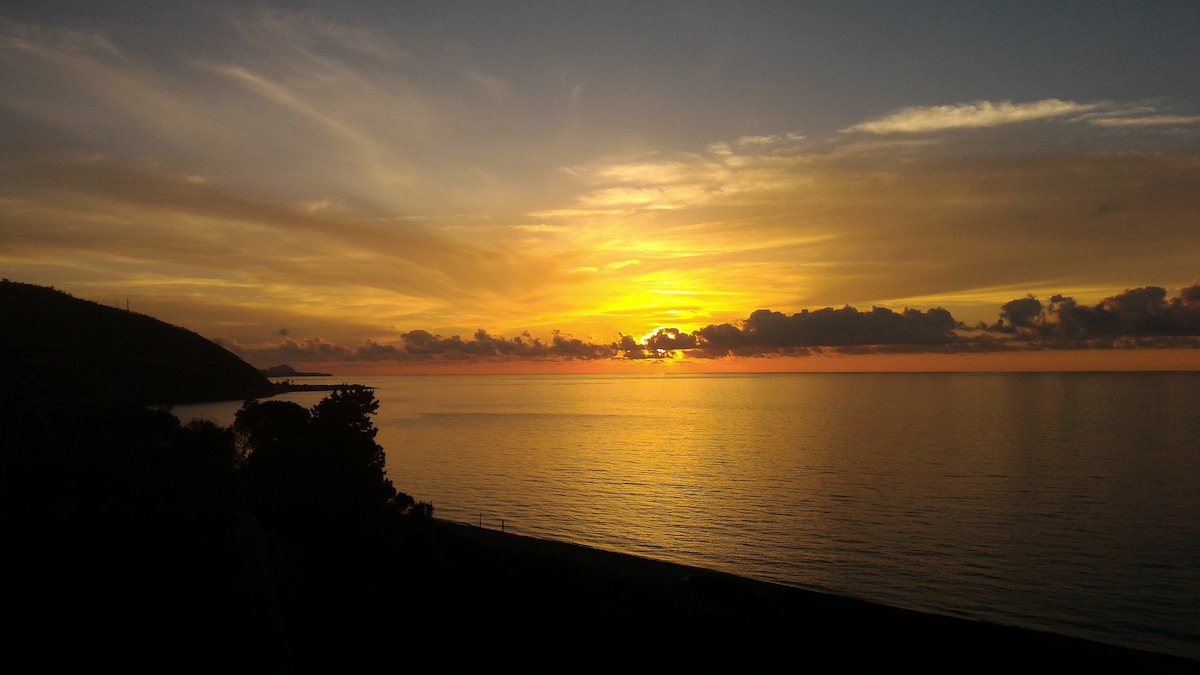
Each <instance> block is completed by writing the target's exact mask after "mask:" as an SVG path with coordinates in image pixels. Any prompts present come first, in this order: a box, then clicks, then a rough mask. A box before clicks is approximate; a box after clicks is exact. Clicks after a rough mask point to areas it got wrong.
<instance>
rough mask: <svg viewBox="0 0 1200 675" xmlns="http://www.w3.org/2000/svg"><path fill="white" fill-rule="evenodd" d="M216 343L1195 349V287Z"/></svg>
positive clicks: (729, 353)
mask: <svg viewBox="0 0 1200 675" xmlns="http://www.w3.org/2000/svg"><path fill="white" fill-rule="evenodd" d="M224 344H225V346H227V347H229V348H231V349H233V350H235V351H239V352H241V353H242V354H243V355H244V356H247V357H249V358H253V359H254V360H256V361H258V362H260V363H267V362H272V363H274V362H276V361H279V362H285V361H291V362H300V363H303V362H310V361H311V362H318V361H319V362H331V361H365V362H378V361H394V362H425V363H429V362H451V363H461V362H466V361H512V360H541V361H594V360H606V359H624V360H646V359H650V360H664V359H674V358H677V357H685V358H701V359H715V358H724V357H770V356H803V355H807V354H813V353H840V354H862V353H899V352H903V353H923V352H929V353H947V352H987V351H1011V350H1029V349H1049V348H1053V349H1064V348H1073V349H1097V348H1106V349H1111V348H1128V347H1194V348H1200V283H1197V284H1194V285H1192V286H1188V287H1186V288H1184V289H1182V290H1180V291H1179V293H1178V294H1177V295H1175V296H1173V297H1169V296H1168V293H1167V291H1166V290H1165V289H1163V288H1159V287H1154V286H1150V287H1143V288H1136V289H1131V290H1128V291H1125V292H1124V293H1121V294H1119V295H1116V296H1113V297H1110V298H1106V299H1104V300H1103V301H1101V302H1099V303H1097V304H1096V305H1094V306H1083V305H1080V304H1078V303H1076V302H1075V301H1074V300H1073V299H1072V298H1069V297H1065V296H1062V295H1054V296H1052V297H1051V298H1050V300H1049V302H1048V303H1042V302H1041V300H1039V299H1038V298H1037V297H1035V296H1032V295H1029V296H1026V297H1024V298H1017V299H1014V300H1011V301H1009V302H1007V303H1005V304H1004V305H1003V306H1002V307H1001V308H1000V310H999V317H998V319H997V320H996V322H995V323H992V324H986V323H980V324H979V325H977V326H974V327H967V326H964V325H963V324H962V323H961V322H959V321H957V320H955V318H954V317H953V316H952V315H951V314H950V312H948V311H946V310H945V309H941V308H932V309H927V310H924V311H922V310H918V309H911V308H906V309H904V310H902V311H900V312H895V311H892V310H890V309H887V308H884V307H872V308H871V309H870V310H866V311H860V310H858V309H855V308H854V307H850V306H845V307H842V308H840V309H835V308H832V307H826V308H823V309H817V310H813V311H809V310H804V311H801V312H799V313H796V314H792V315H787V314H784V313H781V312H774V311H771V310H767V309H760V310H757V311H755V312H752V313H751V314H750V315H749V316H748V317H747V318H745V319H744V320H742V321H739V322H736V323H722V324H710V325H707V326H705V327H703V328H700V329H698V330H695V331H692V332H685V331H682V330H680V329H678V328H660V329H659V330H657V331H655V332H654V333H653V334H651V335H648V336H646V337H644V338H642V339H637V338H634V337H633V336H631V335H622V336H620V337H619V339H617V340H614V341H612V342H595V341H587V340H582V339H579V338H575V337H572V336H570V335H566V334H563V333H560V332H557V331H556V332H555V333H554V334H553V336H552V337H551V338H550V339H549V340H542V339H540V338H536V337H533V336H531V335H530V334H529V333H525V334H523V335H520V336H517V337H514V338H504V337H496V336H493V335H490V334H489V333H488V332H487V331H485V330H482V329H481V330H478V331H476V332H475V334H474V335H473V336H471V337H470V338H462V337H461V336H458V335H452V336H449V337H445V336H442V335H436V334H433V333H430V332H429V331H425V330H412V331H409V332H406V333H404V334H403V335H401V340H399V341H398V342H396V343H394V344H380V343H378V342H375V341H367V342H364V343H363V344H360V345H357V346H347V345H339V344H334V343H331V342H329V341H326V340H322V339H320V338H308V339H294V338H290V337H287V336H284V338H283V340H282V341H281V342H279V343H277V344H275V345H263V346H258V347H254V348H250V347H243V346H240V345H236V344H232V343H228V342H226V343H224Z"/></svg>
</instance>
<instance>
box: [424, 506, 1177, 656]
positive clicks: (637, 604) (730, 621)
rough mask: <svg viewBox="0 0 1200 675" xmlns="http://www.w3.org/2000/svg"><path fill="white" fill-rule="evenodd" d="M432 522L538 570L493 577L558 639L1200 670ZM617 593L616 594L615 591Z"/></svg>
mask: <svg viewBox="0 0 1200 675" xmlns="http://www.w3.org/2000/svg"><path fill="white" fill-rule="evenodd" d="M430 525H431V526H432V527H431V528H430V529H431V530H433V531H436V532H438V535H437V537H440V538H445V539H446V540H448V541H449V542H451V544H450V545H451V546H453V547H455V548H456V550H457V551H458V552H459V553H461V554H465V555H467V556H468V557H469V558H470V559H473V560H476V561H481V562H483V561H486V563H485V564H486V565H488V566H490V567H492V568H496V569H501V570H509V572H511V571H514V570H516V569H519V568H525V570H526V572H528V571H529V570H533V573H532V576H530V575H529V574H528V573H526V574H518V575H517V578H513V576H512V574H510V573H509V572H503V573H501V574H499V576H497V577H495V578H493V579H492V581H493V582H495V583H509V584H512V585H513V587H512V589H510V590H512V591H516V592H519V593H520V594H522V595H523V598H522V601H523V602H525V603H526V605H525V607H524V608H523V609H518V610H516V611H513V612H511V613H510V616H511V618H512V619H514V620H516V621H517V622H518V623H521V624H522V625H523V627H522V628H521V629H520V630H519V631H518V632H520V633H521V634H524V633H525V632H526V631H528V630H533V631H536V632H538V633H539V634H542V635H545V636H551V635H557V636H558V638H559V639H561V638H562V637H563V636H562V633H563V630H562V628H563V626H564V625H571V626H576V627H580V626H586V628H587V631H586V634H587V635H589V636H590V637H585V638H583V639H584V642H589V643H594V642H605V641H610V642H611V641H612V640H617V641H620V642H625V643H628V641H632V644H637V643H642V645H643V646H646V644H649V645H650V646H652V647H654V646H657V648H658V649H660V650H663V649H669V650H677V649H683V650H684V651H685V652H688V653H690V654H691V655H692V656H695V655H713V654H718V653H741V652H745V653H746V655H749V654H751V653H752V654H753V658H754V659H758V658H766V657H767V656H768V655H771V654H775V655H779V656H785V655H791V656H793V657H794V656H795V650H796V649H797V648H798V647H801V646H802V647H803V649H805V650H807V655H808V657H823V658H828V659H833V660H836V661H837V662H838V663H839V667H840V666H843V665H849V664H858V665H878V666H883V665H886V666H888V667H894V666H895V665H897V664H899V663H912V664H919V665H921V666H922V667H923V668H925V669H933V670H947V671H949V670H953V671H958V672H961V671H970V672H979V671H985V672H986V671H998V672H1008V671H1012V670H1015V669H1018V668H1021V669H1025V668H1030V667H1037V668H1046V667H1063V668H1067V667H1070V668H1073V669H1074V668H1079V667H1081V666H1082V667H1087V666H1093V667H1096V668H1104V669H1113V668H1116V669H1118V670H1120V671H1123V672H1153V673H1196V672H1200V662H1198V661H1194V660H1190V659H1186V658H1183V657H1177V656H1171V655H1166V654H1160V653H1156V652H1149V651H1143V650H1138V649H1132V648H1128V647H1122V646H1116V645H1111V644H1105V643H1100V642H1094V641H1090V640H1085V639H1082V638H1075V637H1070V636H1065V635H1060V634H1055V633H1048V632H1041V631H1036V630H1030V629H1025V628H1017V627H1012V626H1004V625H999V624H993V623H988V622H984V621H972V620H968V619H961V618H953V617H947V616H941V615H936V614H927V613H923V612H918V611H914V610H908V609H902V608H898V607H890V606H886V605H881V604H875V603H871V602H867V601H864V600H858V599H854V598H850V597H845V596H837V595H831V594H825V593H820V592H816V591H809V590H805V589H800V588H796V587H792V586H785V585H781V584H775V583H771V582H767V581H759V580H754V579H749V578H745V577H740V576H736V575H732V574H727V573H723V572H717V571H713V570H708V569H703V568H698V567H690V566H687V565H681V564H677V563H670V562H664V561H659V560H653V559H649V558H642V557H638V556H634V555H629V554H624V553H615V552H611V551H605V550H602V549H596V548H591V547H588V546H582V545H577V544H570V543H566V542H561V541H554V540H547V539H537V538H533V537H527V536H523V535H516V534H511V533H502V532H500V531H497V530H491V529H486V528H480V527H477V526H475V525H470V524H466V523H458V522H452V521H442V520H437V521H434V522H433V523H431V524H430ZM595 589H603V593H602V595H603V596H604V598H603V599H601V600H600V601H599V603H598V604H596V605H592V606H588V605H587V604H586V603H587V602H588V601H589V600H590V601H595V600H596V599H597V598H596V597H595V596H594V594H593V593H592V592H591V591H593V590H595ZM572 596H576V597H577V599H578V600H581V601H583V604H580V605H578V606H575V607H570V606H568V607H563V606H560V605H561V604H562V603H560V602H558V601H557V599H560V598H563V597H572ZM547 598H549V600H548V599H547ZM613 598H619V602H617V603H616V604H613V603H611V602H609V600H610V599H613ZM568 604H570V603H568ZM544 605H550V607H545V606H544ZM543 610H550V611H548V612H547V613H545V614H543V613H542V611H543ZM548 617H552V618H548ZM497 630H498V634H500V635H506V634H507V631H506V630H505V629H503V628H498V629H497ZM647 631H649V633H648V632H647ZM568 632H569V631H568ZM648 634H649V635H658V636H663V635H669V636H670V638H671V639H670V641H669V647H668V646H667V645H660V644H659V643H658V641H657V639H651V640H647V639H646V638H647V635H648Z"/></svg>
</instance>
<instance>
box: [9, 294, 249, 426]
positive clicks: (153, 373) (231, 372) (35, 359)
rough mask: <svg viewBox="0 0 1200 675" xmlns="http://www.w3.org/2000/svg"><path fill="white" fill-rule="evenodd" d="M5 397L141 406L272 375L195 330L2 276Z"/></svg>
mask: <svg viewBox="0 0 1200 675" xmlns="http://www.w3.org/2000/svg"><path fill="white" fill-rule="evenodd" d="M0 326H4V328H3V330H2V331H0V354H3V357H2V358H3V360H4V369H3V372H4V378H3V386H2V388H0V396H2V397H3V399H0V400H13V399H14V398H16V397H20V398H24V399H26V400H33V401H44V402H47V403H53V404H55V405H61V404H62V403H63V402H68V401H74V400H82V399H87V398H95V397H104V398H106V399H109V400H120V401H125V402H129V403H137V404H142V405H155V404H170V403H192V402H199V401H217V400H234V399H246V398H250V397H254V396H262V395H265V394H266V393H268V392H270V390H271V384H270V381H269V380H267V378H266V377H265V376H264V375H263V374H262V373H260V372H259V371H258V370H257V369H255V368H254V367H253V366H251V365H250V364H248V363H246V362H244V361H242V360H241V359H240V358H238V357H237V356H236V355H234V354H233V353H231V352H229V351H228V350H226V349H224V348H222V347H221V346H219V345H217V344H216V343H214V342H212V341H210V340H207V339H205V338H203V337H201V336H200V335H197V334H196V333H193V332H191V331H189V330H187V329H184V328H180V327H178V326H172V325H171V324H168V323H165V322H163V321H159V320H158V319H155V318H153V317H150V316H146V315H144V314H137V313H135V312H129V311H126V310H122V309H117V308H114V307H106V306H104V305H101V304H98V303H95V302H90V301H88V300H80V299H78V298H74V297H72V296H71V295H69V294H67V293H64V292H62V291H59V290H55V289H53V288H46V287H43V286H35V285H32V284H23V283H18V282H13V281H9V280H7V279H6V280H4V281H3V282H0Z"/></svg>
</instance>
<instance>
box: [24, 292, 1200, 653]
mask: <svg viewBox="0 0 1200 675" xmlns="http://www.w3.org/2000/svg"><path fill="white" fill-rule="evenodd" d="M17 286H23V285H17ZM32 288H36V287H32ZM30 293H32V295H30ZM39 293H41V291H32V292H31V291H29V289H28V288H15V287H14V286H11V285H9V284H7V283H6V284H4V285H3V287H0V300H4V302H5V303H8V304H7V305H5V304H4V303H0V310H4V311H5V312H8V311H10V310H11V309H12V308H13V306H14V305H15V306H19V307H26V306H27V305H25V304H22V303H26V302H27V301H29V302H31V301H32V300H30V298H32V297H34V296H37V295H38V294H39ZM13 297H22V298H24V300H21V301H20V302H16V303H12V302H9V301H10V300H12V298H13ZM45 298H46V302H47V303H49V304H51V305H55V306H58V307H60V308H61V309H62V311H64V312H67V313H73V314H74V313H77V312H79V311H80V306H79V305H77V304H75V303H76V302H78V301H74V300H73V299H70V298H69V297H66V296H63V295H62V294H58V293H57V292H56V291H50V294H49V295H46V296H45ZM64 298H66V299H64ZM30 311H34V310H32V309H31V310H30ZM93 311H98V310H95V309H94V308H85V313H86V312H93ZM108 311H112V312H118V313H121V314H128V313H127V312H122V311H121V310H113V309H111V308H106V309H105V312H108ZM105 312H101V313H100V314H105ZM98 315H99V314H98ZM6 316H11V315H6ZM107 320H108V319H105V320H104V321H107ZM113 321H115V322H116V323H121V322H122V320H121V319H113ZM38 322H40V325H41V326H42V328H41V329H38V330H57V329H58V328H55V327H56V326H58V327H61V326H64V325H66V324H63V323H62V320H61V318H54V317H51V318H50V319H45V318H44V317H43V318H42V319H37V320H35V321H31V322H30V323H27V324H24V325H22V326H19V327H17V325H16V324H15V323H7V324H2V325H4V331H3V332H2V336H3V338H4V339H5V340H6V342H5V343H4V345H5V346H6V348H9V347H11V348H12V349H11V350H10V351H5V352H0V356H2V358H3V359H4V361H3V363H2V364H0V365H3V368H0V378H2V380H0V536H3V553H4V554H3V555H0V600H2V602H3V606H2V609H3V615H2V617H3V622H4V623H3V625H2V626H0V663H3V664H5V665H8V664H10V663H11V664H12V665H13V666H19V667H20V669H21V670H30V669H33V670H38V671H51V672H53V671H60V670H67V669H68V668H71V669H73V668H78V667H81V666H86V667H95V666H97V665H100V664H109V663H111V664H118V663H119V664H121V665H122V666H123V668H124V669H127V670H128V669H130V668H132V669H135V670H142V669H150V668H154V669H155V670H156V671H158V670H162V669H163V668H164V667H167V668H170V667H171V666H180V665H184V664H186V665H187V666H188V667H191V668H192V669H199V668H201V667H206V668H207V667H221V668H228V667H230V666H235V667H243V668H248V667H256V666H257V667H263V668H269V669H270V670H272V671H297V672H309V671H314V670H317V671H336V672H349V671H357V670H367V669H371V670H379V669H381V668H396V667H404V666H406V665H411V664H412V663H416V658H417V657H418V656H421V655H424V654H427V653H429V652H433V657H434V658H436V659H439V660H440V661H439V665H451V664H455V665H458V664H462V663H466V662H472V661H474V662H478V663H487V664H488V665H489V666H494V665H496V664H498V663H503V662H505V661H508V662H511V663H520V664H522V665H528V664H529V663H530V662H531V659H533V660H535V661H536V660H543V659H544V658H550V656H549V655H550V654H552V653H560V654H561V653H574V654H587V655H588V659H589V662H602V661H605V660H607V661H611V662H613V663H614V664H616V663H621V664H622V665H627V662H628V659H629V658H630V657H631V656H638V657H640V658H646V656H647V654H651V655H657V657H658V658H660V659H669V663H670V664H671V665H672V666H675V667H678V666H679V665H681V664H697V665H711V663H713V661H710V659H712V658H714V657H718V656H723V657H732V658H736V659H737V660H738V662H739V665H743V666H748V667H752V666H753V665H755V664H760V665H763V666H767V665H777V661H775V659H777V658H779V657H781V656H782V657H792V656H794V655H795V654H796V653H797V650H798V649H803V650H804V652H805V658H806V659H807V660H810V661H811V662H813V663H820V664H824V663H829V664H831V665H835V666H836V667H845V666H853V665H864V664H865V665H869V666H875V667H881V666H883V667H888V668H893V667H894V666H895V665H896V664H897V663H903V662H909V663H915V664H920V665H923V666H924V667H925V669H927V670H928V669H932V670H954V671H962V670H997V671H1006V670H1015V669H1017V668H1020V667H1024V666H1026V665H1028V663H1029V662H1030V658H1031V655H1035V654H1036V657H1037V658H1038V665H1039V666H1042V667H1044V668H1046V667H1048V668H1065V667H1068V666H1069V667H1071V668H1073V669H1078V668H1080V667H1083V668H1087V667H1089V666H1092V667H1099V666H1104V667H1107V668H1109V669H1112V668H1116V669H1124V670H1147V669H1149V670H1156V671H1159V672H1188V671H1192V670H1195V669H1196V664H1195V663H1194V662H1187V661H1186V660H1180V659H1172V658H1170V657H1161V658H1160V657H1157V656H1156V655H1148V654H1145V653H1142V652H1134V651H1133V650H1125V649H1120V648H1115V647H1107V646H1104V645H1097V644H1095V643H1089V642H1085V641H1082V640H1072V639H1069V638H1062V637H1059V636H1051V635H1046V634H1040V633H1033V632H1030V631H1021V630H1018V629H1009V628H1002V627H997V626H992V625H988V624H982V623H975V622H966V621H960V620H955V619H949V618H945V617H933V616H929V615H924V614H919V613H916V612H908V611H905V610H900V609H895V608H888V607H881V606H879V605H871V604H868V603H862V602H857V601H854V600H850V599H846V598H837V597H833V596H829V595H823V594H818V593H810V592H805V591H800V590H797V589H788V588H783V587H779V586H773V585H769V584H762V583H758V582H751V581H749V580H737V579H732V578H730V577H728V576H727V575H714V574H713V573H707V572H700V571H697V570H692V569H685V568H680V567H679V566H675V565H670V564H667V563H657V562H653V561H646V560H637V559H632V558H629V557H626V556H621V555H618V554H610V553H606V552H603V551H595V550H590V549H585V548H581V547H575V546H570V545H567V544H560V543H556V542H549V541H542V540H537V539H529V538H524V537H519V536H514V535H512V534H501V533H499V532H495V531H489V530H484V529H481V528H475V527H469V526H462V525H456V524H453V523H446V522H440V521H436V520H433V519H432V518H431V517H430V516H432V513H433V507H432V505H430V504H428V503H425V502H418V501H417V500H415V499H414V498H413V497H411V496H409V495H407V494H404V493H402V492H398V491H396V489H395V486H394V485H393V483H392V477H389V476H388V475H387V474H386V472H385V470H384V467H385V455H384V449H383V448H382V447H381V446H380V445H379V443H378V442H377V441H376V436H377V429H376V427H375V425H374V422H373V417H374V415H375V413H376V412H377V410H378V408H379V401H378V400H377V399H376V397H375V395H374V392H373V391H372V390H371V389H369V388H361V387H343V388H341V389H340V390H338V391H334V392H333V393H332V394H331V395H330V396H329V397H327V398H325V399H323V400H322V401H320V402H319V403H318V404H317V405H315V406H313V407H312V408H311V409H306V408H304V407H302V406H299V405H297V404H295V403H289V402H285V401H274V400H264V401H258V400H250V401H248V402H247V403H246V404H245V405H244V406H243V408H242V410H241V411H240V412H239V413H238V415H237V419H236V421H235V423H234V424H233V425H232V426H231V427H229V428H225V427H220V426H217V425H215V424H213V423H211V422H204V421H190V422H187V423H182V424H181V423H180V421H179V420H178V419H177V418H175V417H174V416H173V415H171V414H170V413H169V412H168V411H166V410H163V409H155V408H151V407H147V406H146V405H145V404H146V403H148V402H159V403H161V402H168V403H169V402H182V401H184V400H192V399H191V396H192V395H194V394H196V393H197V392H198V391H200V390H201V389H203V390H204V391H206V392H207V393H206V394H205V395H206V396H207V395H209V394H212V393H213V392H216V391H225V390H226V388H225V385H221V386H217V387H214V388H207V385H205V388H201V389H198V388H196V387H194V386H193V383H188V382H183V383H178V382H172V383H170V384H169V386H168V387H167V388H165V389H157V390H154V391H157V392H158V393H157V394H155V396H154V397H150V398H147V394H146V392H147V391H151V389H145V388H142V385H138V384H135V382H137V381H141V379H140V378H142V375H141V374H140V372H141V371H140V369H141V366H140V365H139V364H140V363H142V362H141V361H138V360H137V359H136V358H131V356H130V351H131V350H132V349H133V348H132V347H130V345H133V344H137V343H138V342H139V341H140V340H142V339H144V338H145V336H140V337H139V336H137V335H132V334H130V335H129V339H128V340H126V341H124V342H122V341H120V340H117V341H112V340H107V339H106V340H107V344H109V348H110V349H111V350H112V351H111V352H106V351H105V350H104V349H97V348H95V345H91V346H86V347H84V346H79V345H75V344H74V343H73V342H72V341H71V340H67V339H65V338H61V337H59V336H46V337H45V340H44V341H43V342H44V343H45V344H43V345H40V346H38V345H34V344H33V342H35V341H36V340H37V330H35V329H33V328H32V326H33V325H34V323H38ZM101 323H103V321H102V322H101ZM72 325H76V326H77V327H78V326H79V325H82V326H83V328H81V329H80V330H79V331H77V332H76V333H75V334H74V340H75V341H76V342H78V341H79V340H83V339H84V337H85V336H86V335H88V331H87V329H86V327H87V324H86V323H85V324H72ZM146 325H147V326H150V325H151V324H146ZM10 328H11V330H10ZM157 330H158V329H157V328H147V331H148V333H147V334H148V335H150V336H154V335H157V334H158V333H156V332H155V331H157ZM14 335H15V336H17V337H16V338H14V337H13V336H14ZM196 337H197V338H198V336H196ZM187 339H188V340H190V339H191V338H187ZM200 339H202V338H200ZM106 340H99V341H97V342H98V343H104V342H106ZM52 344H56V345H58V347H56V348H50V347H49V346H48V345H52ZM72 345H74V346H72ZM55 349H58V350H59V351H58V352H57V353H56V352H55ZM134 351H136V350H134ZM224 358H225V357H223V356H222V357H219V359H224ZM123 359H124V360H123ZM105 360H111V361H112V362H116V363H121V364H123V365H122V366H121V367H120V368H112V367H110V366H104V368H106V369H107V370H105V371H104V373H106V374H104V375H102V376H101V375H98V373H100V372H101V371H100V370H95V369H93V368H92V364H91V362H92V361H95V362H100V361H105ZM147 368H148V369H149V370H151V371H153V370H154V367H153V366H147ZM255 375H256V376H257V374H255ZM172 377H184V376H183V375H180V374H179V373H178V372H176V374H175V375H173V376H172ZM96 378H98V379H96ZM109 378H115V379H109ZM122 378H126V379H122ZM152 379H153V378H151V380H152ZM113 382H116V384H114V385H113V388H112V389H111V392H110V390H109V389H108V388H107V386H108V384H111V383H113ZM240 386H241V385H236V386H234V387H233V389H238V388H240ZM106 392H110V393H106ZM138 392H140V393H138ZM158 396H166V397H167V398H166V399H162V398H158ZM175 396H179V397H182V398H177V399H176V398H173V397H175ZM423 450H425V451H429V452H445V451H452V450H453V449H452V448H425V449H423ZM697 574H699V575H700V576H697ZM447 638H449V639H452V640H453V641H455V643H456V644H464V643H465V644H469V645H470V647H471V648H470V649H462V650H457V649H456V650H454V651H450V650H446V649H430V648H429V645H434V644H444V643H445V641H446V640H447ZM947 645H950V646H952V647H953V648H948V647H947ZM531 653H533V654H534V655H533V656H531ZM981 654H986V655H987V656H986V657H980V656H979V655H981ZM539 655H540V656H539ZM983 658H986V659H987V661H986V662H985V661H983V660H982V659H983ZM666 662H667V661H666V660H664V661H663V663H664V664H665V663H666ZM642 663H646V664H647V665H650V663H649V662H646V661H642ZM572 665H574V664H573V663H572ZM31 666H33V667H31ZM9 669H10V670H13V668H12V667H11V666H10V668H9Z"/></svg>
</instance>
